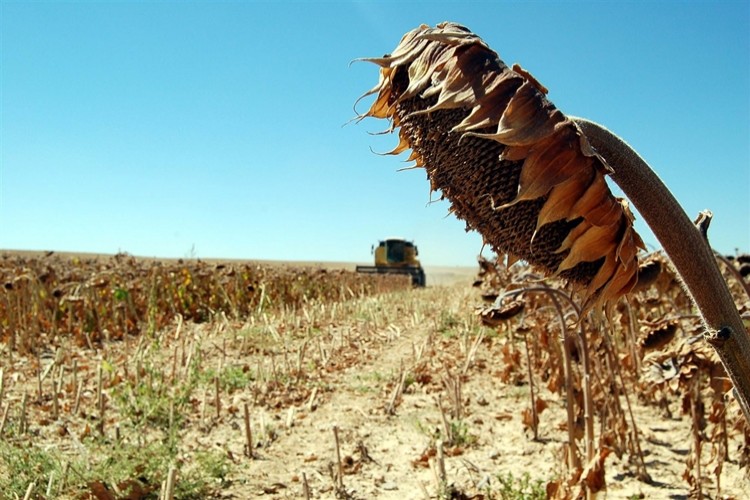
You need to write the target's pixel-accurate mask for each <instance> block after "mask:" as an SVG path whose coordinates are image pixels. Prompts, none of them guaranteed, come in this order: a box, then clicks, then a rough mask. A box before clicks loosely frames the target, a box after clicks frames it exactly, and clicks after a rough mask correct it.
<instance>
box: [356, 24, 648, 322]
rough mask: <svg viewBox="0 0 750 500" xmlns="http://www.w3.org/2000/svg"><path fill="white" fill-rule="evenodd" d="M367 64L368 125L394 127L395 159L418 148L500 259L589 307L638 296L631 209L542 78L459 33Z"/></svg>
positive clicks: (448, 28)
mask: <svg viewBox="0 0 750 500" xmlns="http://www.w3.org/2000/svg"><path fill="white" fill-rule="evenodd" d="M364 60H365V61H370V62H373V63H375V64H377V65H378V66H380V78H379V82H378V84H377V85H376V86H375V87H374V88H373V89H371V90H370V91H369V92H367V93H366V94H365V95H364V96H363V97H366V96H369V95H373V94H374V95H376V96H377V97H376V98H375V100H374V102H373V104H372V106H371V107H370V109H369V110H368V111H367V112H366V113H364V114H363V115H361V118H365V117H374V118H383V119H388V120H390V122H391V130H392V131H393V130H397V129H398V135H399V139H400V140H399V144H398V146H397V147H396V148H395V149H393V150H392V151H391V153H392V154H399V153H402V152H404V151H406V150H409V149H410V150H411V155H410V157H409V159H410V160H413V161H415V162H416V166H418V167H422V168H424V169H425V170H426V172H427V176H428V179H429V181H430V184H431V188H432V189H433V190H435V191H440V192H442V196H443V197H444V198H446V199H448V200H449V201H450V203H451V211H452V212H453V213H454V214H455V215H456V216H457V217H459V218H460V219H463V220H465V221H466V223H467V228H468V229H474V230H477V231H478V232H479V233H480V234H481V235H482V236H483V238H484V240H485V242H486V243H487V244H489V245H490V246H491V248H492V249H493V251H494V252H495V253H497V254H498V255H508V258H509V259H511V260H516V259H523V260H526V261H527V262H529V263H530V264H532V265H534V266H536V267H537V268H540V269H541V270H543V271H544V272H545V273H546V274H547V275H554V276H558V277H560V278H563V279H565V280H567V281H570V282H573V283H576V284H578V285H579V286H580V287H581V290H582V295H583V303H584V304H583V305H584V307H585V308H588V307H590V306H591V305H593V304H597V303H602V302H607V301H610V300H612V299H615V298H617V297H619V296H621V295H622V294H624V293H627V292H628V291H629V290H630V289H631V288H632V287H633V285H634V284H635V283H636V280H637V272H638V251H639V249H642V248H643V242H642V241H641V239H640V237H639V236H638V234H637V233H636V232H635V230H634V229H633V214H632V213H631V211H630V209H629V207H628V203H627V201H626V200H624V199H621V198H617V197H615V196H614V195H613V194H612V192H611V191H610V189H609V187H608V186H607V183H606V181H605V177H606V175H608V174H609V173H611V168H610V167H609V165H607V163H606V161H605V160H604V159H603V158H602V157H601V156H600V155H599V154H597V152H596V151H595V150H594V149H593V148H592V147H591V145H590V144H589V142H588V141H587V139H586V136H585V135H584V134H583V132H582V131H581V129H580V128H579V127H578V125H577V124H576V123H574V122H573V121H572V120H571V119H570V118H568V117H566V116H565V115H564V114H563V113H562V112H560V111H559V110H558V109H557V108H555V106H554V105H553V104H552V103H551V102H550V101H549V100H548V99H547V97H546V94H547V89H546V88H544V87H543V86H542V85H541V84H540V83H539V82H538V81H537V80H536V79H535V78H534V77H533V76H531V75H530V74H529V73H528V72H526V71H525V70H523V69H522V68H520V67H519V66H517V65H514V66H513V67H512V68H511V67H508V66H507V65H506V64H505V63H504V62H503V61H502V60H501V59H500V58H499V56H498V55H497V54H496V53H495V52H493V51H492V50H491V49H490V48H489V47H488V46H487V45H486V43H485V42H484V41H483V40H482V39H481V38H479V37H478V36H477V35H475V34H474V33H472V32H471V31H469V30H468V29H467V28H465V27H463V26H461V25H458V24H455V23H441V24H438V25H437V26H436V27H435V28H430V27H428V26H425V25H422V26H420V27H419V28H416V29H415V30H412V31H410V32H409V33H407V34H406V35H404V37H403V38H402V39H401V42H400V43H399V44H398V46H397V47H396V49H395V50H394V51H393V53H391V54H389V55H386V56H384V57H380V58H368V59H364Z"/></svg>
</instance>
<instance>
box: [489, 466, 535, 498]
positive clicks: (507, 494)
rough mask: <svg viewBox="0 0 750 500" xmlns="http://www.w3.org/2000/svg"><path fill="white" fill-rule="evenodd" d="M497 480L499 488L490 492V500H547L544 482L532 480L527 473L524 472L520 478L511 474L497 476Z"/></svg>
mask: <svg viewBox="0 0 750 500" xmlns="http://www.w3.org/2000/svg"><path fill="white" fill-rule="evenodd" d="M497 480H498V482H499V483H500V488H499V489H498V490H497V491H493V492H491V496H490V498H499V499H500V500H544V499H545V498H547V490H546V488H545V483H544V481H542V480H539V479H537V480H532V479H531V476H529V473H528V472H524V474H523V475H522V476H521V477H520V478H517V477H515V476H514V475H513V473H512V472H507V473H506V474H498V475H497ZM497 495H500V496H499V497H498V496H497Z"/></svg>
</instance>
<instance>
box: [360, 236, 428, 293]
mask: <svg viewBox="0 0 750 500" xmlns="http://www.w3.org/2000/svg"><path fill="white" fill-rule="evenodd" d="M372 253H373V254H374V255H375V265H374V266H357V272H358V273H366V274H408V275H410V276H411V283H412V285H414V286H420V287H422V286H425V284H426V280H425V275H424V269H422V265H421V264H420V263H419V259H417V255H419V251H418V250H417V246H416V245H415V244H414V243H413V242H411V241H406V240H405V239H403V238H388V239H386V240H383V241H381V242H379V243H378V246H377V247H375V246H374V245H373V248H372Z"/></svg>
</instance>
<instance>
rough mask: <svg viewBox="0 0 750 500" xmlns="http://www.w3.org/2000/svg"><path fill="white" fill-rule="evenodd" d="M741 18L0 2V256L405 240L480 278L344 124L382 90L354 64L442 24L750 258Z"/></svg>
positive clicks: (455, 230) (736, 5) (610, 11)
mask: <svg viewBox="0 0 750 500" xmlns="http://www.w3.org/2000/svg"><path fill="white" fill-rule="evenodd" d="M749 5H750V2H747V0H742V1H710V2H694V1H656V2H642V1H639V2H627V1H618V2H596V3H584V2H564V1H557V2H542V1H537V2H534V1H529V2H507V1H506V2H502V1H492V2H490V1H487V2H470V1H465V2H388V1H377V2H376V1H372V2H302V1H297V2H283V1H279V2H186V3H183V2H168V1H167V2H154V3H151V2H127V1H117V2H86V1H82V2H53V1H49V2H9V1H2V6H1V7H0V9H1V10H0V15H1V19H0V33H1V35H0V36H1V42H2V46H1V47H0V52H1V55H0V71H1V75H0V87H1V88H0V90H1V92H2V95H1V104H2V109H0V113H1V122H0V135H1V137H0V138H1V140H2V143H1V144H0V147H1V151H0V161H1V162H2V163H1V164H0V249H3V248H4V249H37V250H46V249H52V250H67V251H90V252H104V253H115V252H118V251H125V252H129V253H131V254H134V255H142V256H158V257H185V256H191V255H195V256H198V257H204V258H209V257H219V258H249V259H252V258H258V259H289V260H319V261H365V262H366V261H369V260H370V245H371V244H372V243H373V242H375V241H376V240H377V239H378V238H381V237H384V236H390V235H400V236H405V237H407V238H409V239H413V240H415V241H416V243H417V244H418V245H419V247H420V251H421V257H422V259H423V262H424V263H425V264H428V265H468V266H472V265H474V264H475V263H476V256H477V254H478V253H479V250H480V248H481V238H480V237H479V235H477V234H476V233H468V234H467V233H465V232H464V224H463V222H460V221H458V220H456V219H455V218H454V217H453V216H449V215H447V209H448V206H447V204H446V203H432V204H429V201H430V193H429V183H428V182H427V180H426V177H425V173H424V172H423V171H421V170H411V171H404V172H398V171H397V170H398V169H399V168H401V167H404V166H405V165H406V164H405V163H404V160H405V156H404V157H388V156H385V157H384V156H378V155H376V154H373V153H372V152H371V150H374V151H381V152H382V151H387V150H389V149H391V148H392V147H393V146H395V144H396V142H397V138H396V136H395V135H391V136H385V137H379V136H374V135H371V133H373V132H378V131H381V130H383V129H384V128H385V127H386V126H387V124H386V123H385V122H379V121H375V120H366V121H364V122H362V123H359V124H354V123H351V124H348V125H345V126H344V124H345V123H346V122H347V121H349V120H350V119H351V118H352V117H353V116H354V111H353V108H352V106H353V104H354V101H355V100H356V99H357V97H359V96H360V95H361V94H362V93H364V92H365V91H367V90H368V89H370V88H371V87H372V86H374V85H375V83H376V82H377V78H378V71H377V68H376V67H375V66H374V65H371V64H368V63H355V64H353V65H351V66H350V65H349V63H350V61H352V60H353V59H355V58H358V57H368V56H380V55H382V54H384V53H386V52H390V51H392V50H393V48H394V47H395V46H396V44H397V43H398V41H399V40H400V38H401V36H402V35H403V34H404V33H405V32H406V31H409V30H411V29H413V28H415V27H416V26H418V25H419V24H421V23H426V24H431V25H434V24H436V23H438V22H440V21H445V20H451V21H456V22H460V23H462V24H465V25H466V26H468V27H469V28H470V29H472V30H473V31H474V32H476V33H477V34H479V35H480V36H481V37H482V38H484V39H485V40H486V41H487V42H488V43H489V44H490V46H491V47H492V48H493V49H494V50H495V51H497V52H498V53H499V54H500V57H501V58H502V59H503V60H505V62H506V63H508V64H511V63H514V62H518V63H520V64H521V65H522V66H524V67H525V68H526V69H528V70H529V71H531V73H532V74H534V75H535V76H536V77H537V79H538V80H539V81H540V82H542V84H544V85H545V86H547V87H548V88H549V89H550V94H549V97H550V99H551V100H552V101H553V102H554V103H555V104H556V105H557V107H558V108H560V109H561V110H562V111H563V112H565V113H568V114H571V115H577V116H584V117H587V118H590V119H593V120H596V121H599V122H601V123H603V124H604V125H606V126H607V127H608V128H610V129H612V130H613V131H615V132H617V133H619V134H620V135H621V136H622V137H623V138H625V139H626V140H627V141H628V142H630V144H632V145H633V146H634V147H635V148H636V149H637V150H638V151H639V152H640V153H641V155H642V156H644V157H645V158H646V159H647V160H648V161H649V162H650V163H651V164H652V166H653V167H654V169H655V170H656V171H657V172H658V173H659V175H660V176H661V177H662V179H664V181H665V182H666V184H667V185H668V186H669V187H670V188H671V189H672V191H673V192H674V194H675V196H676V197H677V198H678V200H679V201H680V202H681V203H682V204H683V206H684V207H685V209H686V211H687V213H688V214H689V215H690V216H691V217H694V216H695V215H697V213H698V212H699V211H700V210H703V209H706V208H708V209H711V210H712V211H713V212H714V220H713V223H712V225H711V229H710V233H709V235H710V237H711V241H712V243H713V245H714V246H715V247H716V248H717V249H719V250H720V251H722V252H726V253H733V252H734V249H735V248H739V249H740V250H742V251H749V250H750V173H749V171H750V31H749V30H750V7H749ZM369 102H370V101H366V102H365V103H363V104H362V105H361V107H360V111H364V110H365V109H366V106H367V104H368V103H369ZM434 197H435V198H437V194H435V195H434ZM638 228H639V230H641V232H642V233H643V236H644V239H645V241H646V242H647V244H648V245H649V246H650V247H652V248H654V247H658V246H659V245H658V242H656V240H655V239H654V237H653V236H652V235H651V234H650V233H649V232H648V231H647V230H646V229H645V226H644V225H643V223H642V222H641V221H640V220H639V222H638Z"/></svg>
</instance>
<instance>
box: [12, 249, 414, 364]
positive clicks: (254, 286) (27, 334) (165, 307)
mask: <svg viewBox="0 0 750 500" xmlns="http://www.w3.org/2000/svg"><path fill="white" fill-rule="evenodd" d="M0 283H3V284H4V286H3V288H2V291H0V340H2V341H4V342H9V344H10V346H11V348H16V347H17V348H19V349H20V350H22V351H23V350H30V351H33V350H35V348H36V346H38V345H43V344H44V342H45V340H49V339H51V338H54V337H55V336H56V335H71V336H73V337H74V338H75V339H76V340H77V342H78V343H79V344H80V345H91V344H92V343H97V342H99V341H100V340H102V339H111V340H117V339H120V338H122V337H123V336H124V335H127V334H130V335H136V334H138V333H140V332H144V331H151V332H156V331H159V330H160V329H162V328H164V327H165V326H166V325H168V324H170V323H171V322H172V321H173V320H174V319H175V317H176V316H181V317H182V318H183V319H184V320H185V321H192V322H196V323H202V322H205V321H208V320H209V319H211V318H212V317H214V316H215V315H217V314H222V313H223V314H225V315H227V316H228V317H230V318H241V317H247V316H248V315H250V314H252V313H255V312H258V311H261V310H263V311H264V310H269V309H270V310H280V309H282V308H287V309H290V308H291V309H294V308H297V307H300V306H301V305H303V304H305V303H307V302H310V301H327V302H335V301H342V300H347V299H350V298H353V297H360V296H365V295H370V294H376V293H381V292H386V291H391V290H396V289H404V288H408V287H409V286H410V283H409V279H408V277H404V276H392V275H362V274H357V273H355V272H353V271H346V270H334V269H330V270H329V269H320V268H312V267H309V268H304V267H289V266H271V265H260V264H252V263H232V264H209V263H206V262H202V261H184V262H183V261H181V260H180V261H175V262H173V263H170V262H160V261H146V260H141V259H136V258H134V257H132V256H128V255H126V254H118V255H116V256H114V257H111V258H102V259H79V258H72V259H67V258H63V257H60V256H58V255H56V254H55V255H49V256H44V257H38V258H36V257H31V258H29V257H21V256H11V255H4V256H2V257H0ZM45 337H46V339H45Z"/></svg>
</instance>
